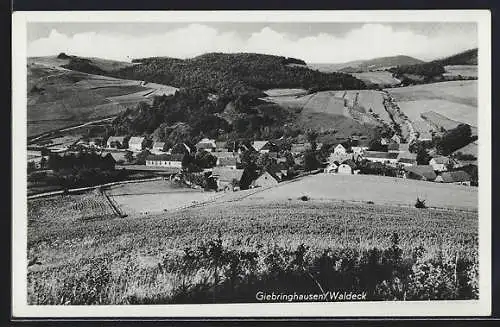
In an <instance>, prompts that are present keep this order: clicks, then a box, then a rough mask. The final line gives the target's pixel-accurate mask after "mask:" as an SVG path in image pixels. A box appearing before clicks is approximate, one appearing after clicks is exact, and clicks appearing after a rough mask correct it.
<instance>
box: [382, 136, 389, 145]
mask: <svg viewBox="0 0 500 327" xmlns="http://www.w3.org/2000/svg"><path fill="white" fill-rule="evenodd" d="M380 144H382V145H387V144H389V140H388V139H387V138H385V137H383V138H381V139H380Z"/></svg>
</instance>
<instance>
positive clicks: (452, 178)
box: [441, 170, 471, 183]
mask: <svg viewBox="0 0 500 327" xmlns="http://www.w3.org/2000/svg"><path fill="white" fill-rule="evenodd" d="M441 178H442V179H443V182H444V183H454V182H468V181H470V180H471V177H470V175H469V174H467V173H466V172H465V171H463V170H457V171H449V172H444V173H442V174H441Z"/></svg>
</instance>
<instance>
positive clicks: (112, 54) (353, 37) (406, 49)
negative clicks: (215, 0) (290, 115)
mask: <svg viewBox="0 0 500 327" xmlns="http://www.w3.org/2000/svg"><path fill="white" fill-rule="evenodd" d="M27 40H28V48H27V52H28V56H30V57H34V56H50V55H57V54H59V53H60V52H65V53H66V54H70V55H77V56H84V57H100V58H105V59H113V60H121V61H130V60H132V59H134V58H144V57H153V56H165V57H175V58H181V59H185V58H191V57H194V56H197V55H200V54H203V53H207V52H229V53H234V52H256V53H265V54H273V55H280V56H287V57H294V58H299V59H303V60H305V61H306V62H307V63H342V62H348V61H352V60H364V59H372V58H376V57H385V56H396V55H408V56H412V57H415V58H417V59H421V60H425V61H428V60H434V59H437V58H442V57H446V56H449V55H453V54H455V53H458V52H460V51H464V50H468V49H472V48H475V47H477V43H478V36H477V25H476V24H475V23H455V22H454V23H432V22H421V23H380V22H377V23H303V22H300V23H205V22H203V23H197V22H192V23H136V22H131V23H30V24H28V30H27Z"/></svg>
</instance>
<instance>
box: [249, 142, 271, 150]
mask: <svg viewBox="0 0 500 327" xmlns="http://www.w3.org/2000/svg"><path fill="white" fill-rule="evenodd" d="M268 142H269V141H253V143H252V147H253V148H254V149H255V150H256V151H260V150H261V149H262V148H263V147H264V146H265V145H266V144H267V143H268Z"/></svg>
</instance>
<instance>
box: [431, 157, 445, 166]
mask: <svg viewBox="0 0 500 327" xmlns="http://www.w3.org/2000/svg"><path fill="white" fill-rule="evenodd" d="M430 161H432V162H433V163H436V164H445V165H446V164H447V163H449V162H450V158H448V157H444V156H439V157H434V158H432V159H431V160H430Z"/></svg>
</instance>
